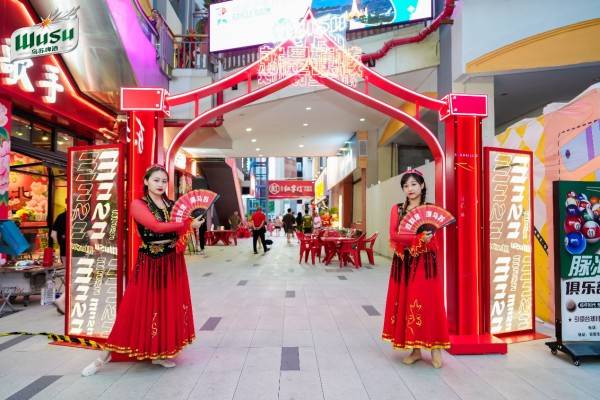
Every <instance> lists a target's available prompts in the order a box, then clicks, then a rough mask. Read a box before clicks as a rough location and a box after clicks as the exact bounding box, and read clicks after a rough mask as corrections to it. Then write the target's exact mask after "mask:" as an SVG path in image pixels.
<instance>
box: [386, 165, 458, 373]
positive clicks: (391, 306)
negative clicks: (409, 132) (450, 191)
mask: <svg viewBox="0 0 600 400" xmlns="http://www.w3.org/2000/svg"><path fill="white" fill-rule="evenodd" d="M400 184H401V186H402V190H403V191H404V193H405V194H406V201H405V202H404V203H400V204H397V205H394V206H393V207H392V211H391V215H390V242H391V245H392V248H393V249H394V258H393V261H392V268H391V271H390V282H389V287H388V294H387V302H386V307H385V318H384V322H383V335H382V336H383V338H384V339H385V340H389V341H391V342H392V344H393V345H394V347H396V348H403V349H412V352H411V353H410V355H408V356H407V357H405V358H404V359H403V360H402V362H403V363H405V364H407V365H410V364H414V363H415V362H417V361H418V360H420V359H421V349H429V350H431V362H432V364H433V367H434V368H440V367H441V366H442V352H441V349H447V348H449V347H450V339H449V336H448V322H447V319H446V310H445V307H444V287H443V282H444V278H443V277H444V273H443V271H442V270H441V263H438V261H437V259H436V253H437V252H436V250H437V244H436V239H435V237H434V235H433V234H432V232H430V231H423V232H421V233H420V234H399V233H398V225H399V223H400V221H401V220H402V218H403V217H404V215H406V213H407V212H408V211H410V210H412V209H413V208H415V207H418V206H420V205H422V204H425V194H426V191H427V189H426V187H425V180H424V179H423V175H422V174H421V173H420V172H419V171H416V170H410V171H408V172H406V173H405V174H404V175H403V176H402V178H401V180H400Z"/></svg>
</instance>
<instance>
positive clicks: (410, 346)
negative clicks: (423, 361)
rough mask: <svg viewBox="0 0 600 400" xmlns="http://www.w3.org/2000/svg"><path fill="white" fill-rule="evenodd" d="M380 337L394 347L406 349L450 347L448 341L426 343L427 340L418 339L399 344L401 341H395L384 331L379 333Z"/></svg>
mask: <svg viewBox="0 0 600 400" xmlns="http://www.w3.org/2000/svg"><path fill="white" fill-rule="evenodd" d="M381 338H382V339H383V340H384V341H386V342H390V343H392V345H393V347H394V348H395V349H408V350H411V349H431V350H435V349H449V348H450V342H432V343H427V342H423V341H420V340H415V341H406V342H404V344H401V343H397V342H396V341H395V340H394V338H393V337H392V336H391V335H388V334H385V333H384V334H382V335H381Z"/></svg>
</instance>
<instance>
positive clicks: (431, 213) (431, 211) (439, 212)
mask: <svg viewBox="0 0 600 400" xmlns="http://www.w3.org/2000/svg"><path fill="white" fill-rule="evenodd" d="M453 222H456V219H455V218H454V216H453V215H452V214H450V213H449V212H448V211H446V210H445V209H443V208H441V207H438V206H435V205H433V204H425V205H422V206H418V207H415V208H413V209H412V210H410V211H409V212H407V213H406V215H405V216H404V218H402V221H400V225H399V226H398V233H413V234H414V233H421V232H423V231H431V232H435V231H436V230H438V229H441V228H444V227H445V226H447V225H450V224H451V223H453Z"/></svg>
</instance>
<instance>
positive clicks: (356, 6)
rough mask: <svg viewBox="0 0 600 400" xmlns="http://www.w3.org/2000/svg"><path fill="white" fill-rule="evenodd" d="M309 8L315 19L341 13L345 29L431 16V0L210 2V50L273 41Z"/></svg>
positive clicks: (243, 0) (242, 0)
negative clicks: (345, 23)
mask: <svg viewBox="0 0 600 400" xmlns="http://www.w3.org/2000/svg"><path fill="white" fill-rule="evenodd" d="M309 7H311V8H312V11H313V14H314V15H315V16H316V17H317V18H330V17H331V16H341V17H343V18H344V19H345V20H347V21H348V26H347V29H348V30H358V29H367V28H373V27H378V26H384V25H393V24H403V23H407V22H413V21H419V20H424V19H429V18H431V17H432V14H433V9H432V1H431V0H232V1H226V2H223V3H216V4H211V5H210V22H209V23H210V51H211V52H217V51H224V50H230V49H235V48H242V47H249V46H257V45H261V44H265V43H277V42H279V41H282V40H284V39H286V38H287V36H286V35H287V34H288V33H289V32H290V29H291V27H293V26H294V25H296V24H297V23H298V21H300V20H301V19H302V17H303V16H304V14H305V13H306V10H308V8H309Z"/></svg>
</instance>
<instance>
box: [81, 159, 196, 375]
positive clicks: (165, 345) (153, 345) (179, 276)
mask: <svg viewBox="0 0 600 400" xmlns="http://www.w3.org/2000/svg"><path fill="white" fill-rule="evenodd" d="M167 182H168V175H167V172H166V170H165V169H164V167H162V166H159V165H154V166H152V167H150V168H149V169H148V170H147V171H146V174H145V176H144V192H145V193H146V194H145V196H144V197H143V198H142V199H137V200H134V201H133V202H132V203H131V205H130V213H131V216H132V217H133V219H134V220H135V221H136V223H137V227H138V232H139V234H140V236H141V238H142V245H141V247H140V248H139V250H138V258H137V263H136V266H135V271H134V273H133V277H132V279H131V280H130V282H129V283H128V285H127V289H126V291H125V294H124V296H123V299H122V300H121V304H120V305H119V310H118V312H117V318H116V321H115V324H114V326H113V329H112V331H111V333H110V335H109V337H108V339H107V340H106V343H105V344H104V352H103V354H102V356H101V357H100V358H98V359H97V360H95V361H94V362H92V363H91V364H89V365H88V366H87V367H85V368H84V370H83V371H82V375H84V376H89V375H93V374H95V373H96V372H97V371H98V370H99V369H100V368H101V367H102V366H103V365H104V364H106V363H107V362H108V361H110V354H111V353H110V352H115V353H121V354H127V355H128V356H129V357H131V358H132V359H136V360H146V359H150V360H152V363H153V364H158V365H161V366H163V367H166V368H171V367H174V366H175V363H174V362H173V361H171V360H169V359H170V358H173V357H175V356H176V355H177V353H179V352H180V351H181V349H182V348H183V347H184V346H185V345H187V344H189V343H191V342H192V341H193V340H194V338H195V333H194V332H195V331H194V320H193V315H192V303H191V298H190V288H189V283H188V277H187V271H186V265H185V259H184V255H183V249H179V248H177V246H176V243H177V240H178V236H179V235H183V234H185V233H186V232H187V230H188V229H189V227H190V226H191V227H192V228H198V227H200V225H202V223H203V222H201V221H200V218H201V217H198V218H197V219H194V220H189V221H187V222H182V223H175V222H169V216H170V214H171V208H172V207H173V202H172V201H171V200H169V199H168V198H167V196H166V194H165V190H166V187H167Z"/></svg>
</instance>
